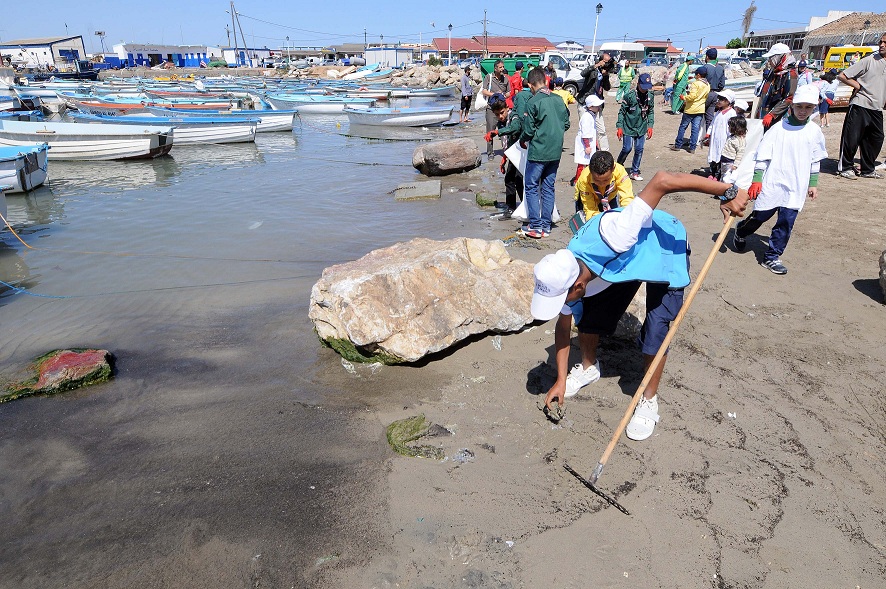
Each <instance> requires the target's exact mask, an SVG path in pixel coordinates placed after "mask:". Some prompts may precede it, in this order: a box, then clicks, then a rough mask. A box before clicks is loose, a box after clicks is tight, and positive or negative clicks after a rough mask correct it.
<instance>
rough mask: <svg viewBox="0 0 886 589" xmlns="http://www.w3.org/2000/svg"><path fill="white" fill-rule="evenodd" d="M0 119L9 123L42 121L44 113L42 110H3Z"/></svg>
mask: <svg viewBox="0 0 886 589" xmlns="http://www.w3.org/2000/svg"><path fill="white" fill-rule="evenodd" d="M0 119H5V120H7V121H42V120H43V111H40V110H3V111H0Z"/></svg>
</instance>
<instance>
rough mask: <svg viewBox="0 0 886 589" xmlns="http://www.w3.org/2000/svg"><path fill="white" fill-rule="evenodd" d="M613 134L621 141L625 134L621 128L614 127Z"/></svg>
mask: <svg viewBox="0 0 886 589" xmlns="http://www.w3.org/2000/svg"><path fill="white" fill-rule="evenodd" d="M615 136H616V137H618V139H619V141H621V138H622V137H624V136H625V132H624V131H622V130H621V129H616V130H615Z"/></svg>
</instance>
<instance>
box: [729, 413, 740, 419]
mask: <svg viewBox="0 0 886 589" xmlns="http://www.w3.org/2000/svg"><path fill="white" fill-rule="evenodd" d="M726 417H728V418H729V419H735V418H736V417H738V413H727V414H726Z"/></svg>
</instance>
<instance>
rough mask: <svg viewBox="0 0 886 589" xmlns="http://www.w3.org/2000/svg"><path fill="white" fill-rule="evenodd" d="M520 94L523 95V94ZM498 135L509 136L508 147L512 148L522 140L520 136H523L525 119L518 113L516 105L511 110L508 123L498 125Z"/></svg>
mask: <svg viewBox="0 0 886 589" xmlns="http://www.w3.org/2000/svg"><path fill="white" fill-rule="evenodd" d="M520 94H522V92H521V93H520ZM520 94H518V95H517V96H519V95H520ZM515 102H516V101H515ZM498 134H499V135H507V137H508V147H510V146H512V145H513V144H515V143H516V142H517V140H518V139H520V135H522V134H523V117H521V116H520V115H519V114H518V113H517V107H516V105H515V106H514V108H512V109H511V114H510V115H508V122H507V123H498Z"/></svg>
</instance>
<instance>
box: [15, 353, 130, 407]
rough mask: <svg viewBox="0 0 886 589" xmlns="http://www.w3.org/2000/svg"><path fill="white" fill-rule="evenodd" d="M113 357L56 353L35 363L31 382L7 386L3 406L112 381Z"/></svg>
mask: <svg viewBox="0 0 886 589" xmlns="http://www.w3.org/2000/svg"><path fill="white" fill-rule="evenodd" d="M112 361H113V356H112V355H111V353H110V352H109V351H107V350H95V349H88V348H72V349H68V350H53V351H52V352H48V353H46V354H43V355H42V356H39V357H37V358H36V359H34V361H33V363H32V364H31V366H30V367H29V368H30V370H31V372H32V373H33V374H32V376H31V377H30V378H27V379H25V380H23V381H21V382H17V383H13V384H10V385H7V386H6V390H5V391H3V392H0V403H2V402H4V401H12V400H13V399H19V398H21V397H27V396H29V395H38V394H52V393H59V392H62V391H70V390H73V389H77V388H80V387H85V386H88V385H91V384H97V383H100V382H105V381H106V380H109V379H110V378H111V375H112V368H111V362H112Z"/></svg>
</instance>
